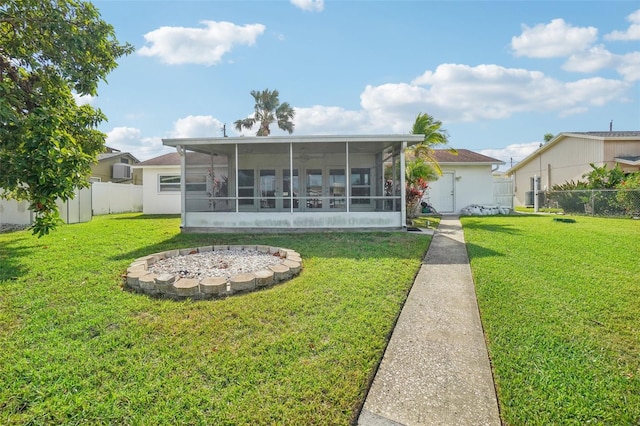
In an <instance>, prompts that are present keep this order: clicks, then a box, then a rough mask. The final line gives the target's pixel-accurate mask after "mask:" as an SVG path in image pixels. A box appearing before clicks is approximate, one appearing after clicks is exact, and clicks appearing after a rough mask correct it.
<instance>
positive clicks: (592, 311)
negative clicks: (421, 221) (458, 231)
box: [462, 215, 640, 425]
mask: <svg viewBox="0 0 640 426" xmlns="http://www.w3.org/2000/svg"><path fill="white" fill-rule="evenodd" d="M574 218H575V220H576V222H575V223H563V222H557V221H554V220H553V218H552V217H549V216H538V215H535V216H526V215H522V216H508V217H505V216H494V217H465V218H462V223H463V226H464V232H465V238H466V241H467V249H468V252H469V256H470V259H471V267H472V271H473V275H474V279H475V282H476V291H477V295H478V303H479V306H480V311H481V316H482V322H483V325H484V328H485V333H486V335H487V339H488V346H489V352H490V356H491V361H492V364H493V369H494V377H495V380H496V386H497V390H498V399H499V402H500V408H501V411H502V416H503V419H504V421H505V422H506V423H507V424H510V425H522V424H527V425H549V424H576V425H578V424H579V425H582V424H620V425H622V424H626V425H632V424H634V425H636V424H639V423H640V357H639V355H638V354H640V326H639V324H640V322H639V318H640V282H639V280H638V276H639V271H638V265H639V263H638V262H639V261H638V247H640V223H639V222H638V221H632V220H628V219H605V218H591V217H574Z"/></svg>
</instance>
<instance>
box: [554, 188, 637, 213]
mask: <svg viewBox="0 0 640 426" xmlns="http://www.w3.org/2000/svg"><path fill="white" fill-rule="evenodd" d="M544 206H545V207H548V208H560V209H562V210H563V211H564V212H565V213H567V214H582V215H589V216H634V217H638V216H640V190H639V189H629V190H622V189H591V190H572V191H547V192H546V193H545V197H544Z"/></svg>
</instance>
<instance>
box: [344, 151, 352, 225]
mask: <svg viewBox="0 0 640 426" xmlns="http://www.w3.org/2000/svg"><path fill="white" fill-rule="evenodd" d="M344 161H345V169H346V170H345V171H344V174H345V176H344V180H345V182H344V195H345V196H346V197H347V213H349V211H350V210H351V207H350V205H351V168H350V167H349V141H346V142H345V160H344Z"/></svg>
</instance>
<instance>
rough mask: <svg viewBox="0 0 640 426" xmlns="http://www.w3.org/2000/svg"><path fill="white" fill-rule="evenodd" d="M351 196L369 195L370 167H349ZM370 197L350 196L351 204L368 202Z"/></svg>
mask: <svg viewBox="0 0 640 426" xmlns="http://www.w3.org/2000/svg"><path fill="white" fill-rule="evenodd" d="M351 196H352V197H358V196H361V197H370V196H371V169H369V168H353V169H351ZM369 203H371V199H370V198H352V199H351V204H369Z"/></svg>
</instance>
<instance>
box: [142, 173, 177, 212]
mask: <svg viewBox="0 0 640 426" xmlns="http://www.w3.org/2000/svg"><path fill="white" fill-rule="evenodd" d="M160 175H177V176H180V166H179V165H178V166H158V167H151V166H146V167H144V168H143V170H142V182H143V184H142V212H143V213H144V214H180V202H181V201H180V191H175V192H174V191H168V192H160V187H159V183H158V180H159V178H158V177H159V176H160Z"/></svg>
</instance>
